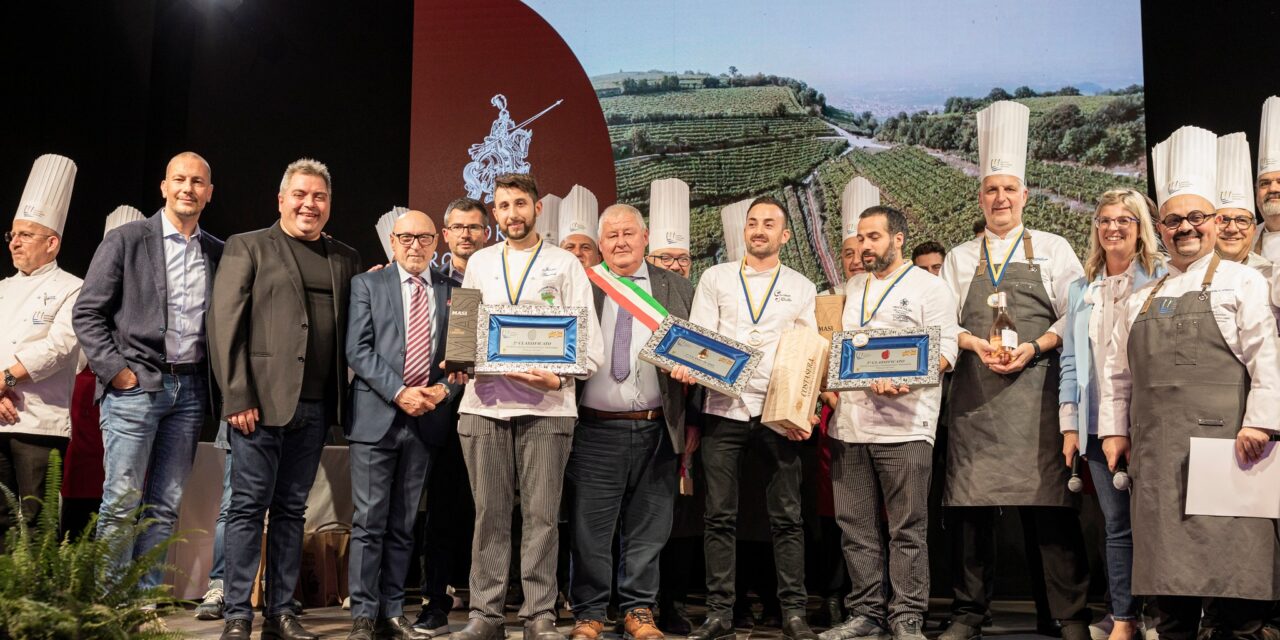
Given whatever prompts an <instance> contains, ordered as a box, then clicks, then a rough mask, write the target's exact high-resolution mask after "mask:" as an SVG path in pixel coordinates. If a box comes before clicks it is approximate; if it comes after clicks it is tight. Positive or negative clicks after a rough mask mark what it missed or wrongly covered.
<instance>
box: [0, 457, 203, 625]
mask: <svg viewBox="0 0 1280 640" xmlns="http://www.w3.org/2000/svg"><path fill="white" fill-rule="evenodd" d="M61 488H62V457H61V456H60V455H59V454H58V452H57V451H53V452H50V454H49V468H48V470H47V471H46V474H45V494H44V499H43V500H42V501H41V502H42V504H43V505H44V506H43V508H41V510H40V517H39V518H38V519H37V521H36V522H35V525H34V528H33V527H30V526H28V525H27V524H26V522H25V520H24V519H23V518H22V517H21V510H22V501H21V500H19V499H18V497H17V496H15V495H14V493H13V491H12V490H10V489H9V488H8V487H5V486H3V485H0V490H2V491H3V492H4V498H5V500H7V501H8V503H9V509H10V512H11V513H16V514H19V516H18V518H17V519H16V520H17V524H16V526H13V527H11V528H10V530H9V532H8V534H7V537H6V544H7V550H8V551H7V553H5V554H2V555H0V639H2V640H8V639H10V638H12V639H14V640H25V639H28V638H32V639H45V638H48V639H55V638H56V639H63V638H66V639H74V640H80V639H86V640H87V639H90V638H95V639H96V638H104V639H108V638H110V639H116V638H144V639H147V638H152V639H160V638H180V637H182V634H180V633H175V632H170V631H166V630H164V629H163V627H162V626H161V625H158V624H153V623H154V622H155V621H156V620H158V619H159V617H160V616H159V613H158V612H157V610H156V609H155V608H153V607H150V605H167V604H172V603H174V602H175V600H174V599H173V597H172V596H171V595H170V594H169V587H168V586H157V587H150V588H143V587H141V586H139V581H140V580H141V579H142V577H143V576H145V575H146V574H147V573H148V572H149V571H151V570H152V569H154V568H156V567H160V568H162V569H163V568H169V567H167V566H166V565H164V564H163V563H164V560H165V557H166V555H167V554H168V550H169V546H170V545H172V544H173V543H175V542H179V541H182V538H181V537H179V536H178V535H174V536H170V537H169V538H168V539H167V540H165V541H163V542H162V543H160V544H158V545H156V547H155V548H153V549H150V550H148V551H147V552H146V553H144V554H142V555H141V556H139V557H136V558H134V559H133V560H132V561H131V562H129V563H128V564H126V565H124V566H122V567H117V566H116V559H117V558H120V557H123V555H124V553H125V551H126V550H127V549H130V548H132V547H133V543H134V540H136V539H137V538H138V536H139V535H140V534H142V533H143V532H144V531H146V530H147V529H148V528H149V527H151V526H152V525H153V524H154V523H155V520H154V519H151V518H142V517H141V516H142V512H143V511H144V509H145V507H144V506H139V507H138V508H137V509H135V510H134V512H133V513H132V514H131V515H130V518H129V520H128V521H129V522H136V524H134V525H133V526H129V527H119V528H117V530H115V531H114V532H112V533H110V534H107V535H105V536H103V537H100V538H99V537H95V535H94V532H95V529H96V528H97V518H98V516H97V514H94V515H93V516H92V517H91V518H90V521H89V523H88V524H87V525H85V528H84V530H83V531H81V532H80V535H79V536H78V537H76V538H74V539H73V538H71V537H70V536H69V535H67V536H59V528H60V527H59V518H58V511H59V510H58V504H59V499H58V497H59V493H60V491H61Z"/></svg>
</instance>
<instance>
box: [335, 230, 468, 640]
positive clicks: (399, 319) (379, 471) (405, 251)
mask: <svg viewBox="0 0 1280 640" xmlns="http://www.w3.org/2000/svg"><path fill="white" fill-rule="evenodd" d="M436 242H437V236H436V228H435V224H434V223H432V221H431V218H429V217H427V214H425V213H422V212H421V211H409V212H407V213H405V214H404V215H402V216H400V218H399V219H398V220H396V223H395V227H394V228H393V229H392V232H391V246H392V248H393V250H394V251H395V265H394V266H391V267H387V268H385V269H382V270H380V271H374V272H371V273H365V274H361V275H358V276H356V277H355V278H354V279H353V280H352V281H351V309H350V319H349V323H348V325H347V362H349V363H350V365H351V369H352V370H353V371H355V374H356V378H355V381H354V382H353V383H352V393H351V410H352V414H351V419H350V420H348V421H347V423H346V436H347V440H348V441H350V443H351V449H350V452H351V499H352V502H353V503H354V504H355V517H354V519H353V524H354V527H353V529H352V533H351V549H350V563H351V564H350V571H349V572H348V576H349V578H348V579H349V583H350V585H351V618H352V620H353V622H352V625H351V635H350V636H348V638H349V640H373V637H374V633H375V631H376V633H377V635H378V637H380V638H396V639H397V640H419V639H422V638H429V637H430V636H429V635H427V634H425V633H422V632H419V631H416V630H414V629H413V627H411V626H410V625H409V622H408V620H406V619H405V618H404V581H405V577H406V575H407V574H408V571H409V563H410V560H411V559H412V556H413V522H414V519H415V518H416V516H417V515H418V500H419V498H421V496H422V485H423V483H424V482H425V480H426V477H427V473H428V471H429V469H430V467H431V462H432V459H433V458H434V457H435V450H436V449H437V448H438V447H436V446H431V445H430V444H429V443H430V442H432V441H433V438H431V434H430V432H434V431H444V430H448V429H449V428H450V423H451V421H452V420H451V416H449V415H448V414H447V411H448V408H449V407H451V406H452V404H451V403H450V400H451V399H452V398H453V397H454V396H457V395H458V393H459V387H458V386H457V385H452V384H449V383H447V382H445V381H444V380H442V374H443V372H442V370H441V369H440V367H435V366H432V363H433V362H439V361H440V360H442V359H443V353H444V338H445V329H446V324H447V322H448V304H447V302H448V299H449V282H448V280H447V279H446V278H445V276H444V274H442V273H440V272H439V271H435V270H433V269H429V268H428V267H429V266H430V264H431V255H432V253H434V252H435V248H436ZM437 407H439V408H438V409H437ZM375 619H376V621H377V628H376V630H375V625H374V621H375Z"/></svg>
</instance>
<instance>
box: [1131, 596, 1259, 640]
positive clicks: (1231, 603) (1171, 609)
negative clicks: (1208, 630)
mask: <svg viewBox="0 0 1280 640" xmlns="http://www.w3.org/2000/svg"><path fill="white" fill-rule="evenodd" d="M1155 600H1156V608H1157V609H1159V610H1160V619H1159V621H1158V622H1157V623H1156V631H1157V632H1158V633H1159V634H1160V640H1195V638H1196V634H1197V633H1198V632H1199V631H1200V612H1201V609H1202V607H1203V605H1204V602H1205V599H1204V598H1201V597H1199V596H1156V599H1155ZM1272 604H1273V603H1272V602H1270V601H1267V600H1241V599H1239V598H1213V605H1214V608H1215V609H1216V616H1217V618H1216V620H1215V622H1214V624H1215V628H1216V629H1217V631H1218V632H1219V634H1221V635H1224V636H1230V637H1231V638H1237V639H1239V640H1254V639H1255V638H1258V637H1260V634H1259V631H1261V629H1262V623H1263V620H1264V618H1266V616H1267V612H1268V611H1270V609H1271V607H1272Z"/></svg>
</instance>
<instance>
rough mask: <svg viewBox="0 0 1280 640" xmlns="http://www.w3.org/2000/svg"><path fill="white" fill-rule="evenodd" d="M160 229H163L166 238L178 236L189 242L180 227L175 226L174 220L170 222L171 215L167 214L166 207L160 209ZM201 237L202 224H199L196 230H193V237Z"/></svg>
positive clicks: (193, 238)
mask: <svg viewBox="0 0 1280 640" xmlns="http://www.w3.org/2000/svg"><path fill="white" fill-rule="evenodd" d="M160 229H161V233H162V234H164V237H166V238H172V237H174V236H177V237H178V239H179V240H181V241H183V242H187V239H186V238H183V237H182V232H180V231H178V228H177V227H175V226H173V223H172V222H169V216H167V215H165V211H164V209H161V210H160ZM199 237H200V225H199V224H197V225H196V230H195V231H192V232H191V239H192V240H195V239H198V238H199Z"/></svg>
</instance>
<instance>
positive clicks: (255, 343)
mask: <svg viewBox="0 0 1280 640" xmlns="http://www.w3.org/2000/svg"><path fill="white" fill-rule="evenodd" d="M323 238H324V240H325V250H326V252H327V253H328V256H329V273H330V274H331V277H332V278H333V306H334V311H335V316H336V317H335V318H334V329H335V333H336V334H337V335H336V336H334V339H335V344H334V354H335V358H334V360H335V362H334V367H335V373H336V375H335V379H336V380H337V386H336V388H335V389H334V390H333V392H334V395H333V396H332V397H333V399H334V402H333V403H331V406H330V412H329V415H328V419H329V424H340V420H341V419H342V417H343V410H344V405H345V399H346V397H347V359H346V355H345V352H344V349H343V346H344V345H345V343H346V339H345V333H346V329H347V302H348V299H349V298H350V297H351V294H350V291H351V277H352V276H354V275H355V274H356V272H357V271H359V269H360V254H358V253H356V250H355V249H352V248H351V247H349V246H347V245H345V244H342V243H341V242H338V241H337V240H334V239H332V238H330V237H329V236H323ZM287 242H289V238H288V236H286V235H285V233H284V230H283V229H281V228H280V223H279V222H277V223H276V224H273V225H271V226H270V227H267V228H266V229H262V230H259V231H251V232H249V233H241V234H237V235H234V236H231V237H230V238H228V239H227V246H226V250H225V251H223V255H222V262H221V263H220V266H219V268H218V276H217V278H215V279H214V283H213V306H212V308H210V309H209V316H208V317H209V321H208V327H209V355H210V356H211V358H210V359H211V360H212V362H213V374H214V376H215V377H216V378H217V380H218V386H219V387H220V388H221V389H222V402H223V407H222V416H221V417H223V418H226V417H227V416H229V415H231V414H233V413H239V412H241V411H244V410H246V409H252V408H254V407H257V408H258V410H259V411H260V412H261V423H262V424H264V425H268V426H276V427H279V426H284V425H287V424H289V421H290V420H292V419H293V414H294V410H295V409H296V408H297V406H298V398H299V395H300V394H301V393H302V372H303V364H304V360H305V356H306V355H307V331H308V327H307V300H306V290H305V289H304V286H303V283H302V272H301V271H299V270H298V263H297V261H295V260H294V258H293V251H292V250H290V248H289V246H288V245H287V244H285V243H287Z"/></svg>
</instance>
